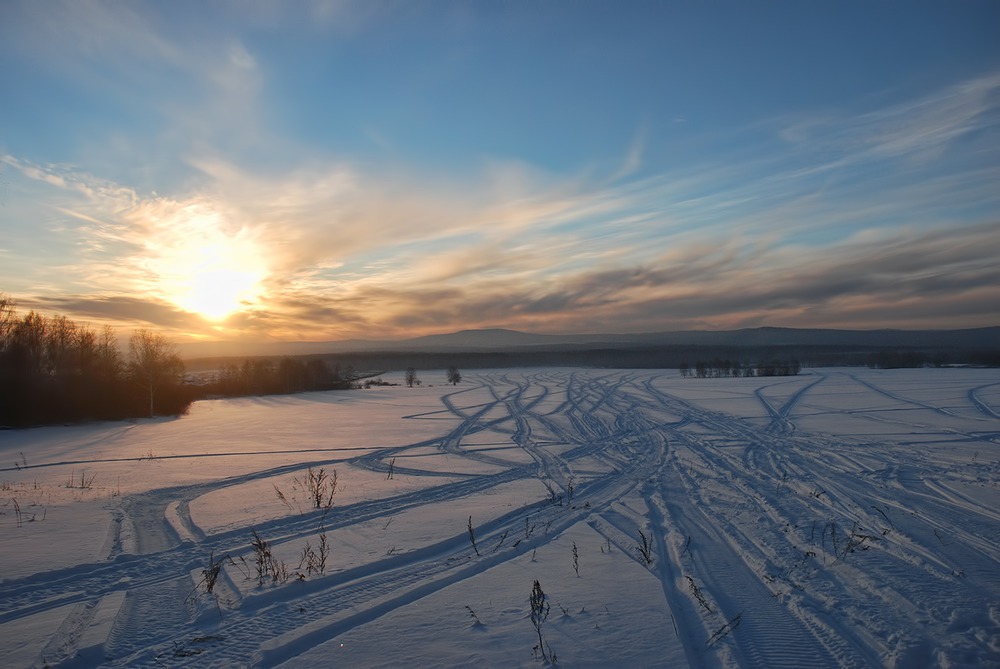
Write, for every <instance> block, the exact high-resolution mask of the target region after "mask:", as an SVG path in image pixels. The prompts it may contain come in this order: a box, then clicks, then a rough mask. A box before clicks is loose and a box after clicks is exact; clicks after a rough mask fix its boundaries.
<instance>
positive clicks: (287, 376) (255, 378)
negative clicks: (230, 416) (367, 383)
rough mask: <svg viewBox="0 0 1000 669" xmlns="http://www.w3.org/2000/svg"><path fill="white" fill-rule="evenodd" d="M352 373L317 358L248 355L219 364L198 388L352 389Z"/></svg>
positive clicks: (219, 391) (265, 391)
mask: <svg viewBox="0 0 1000 669" xmlns="http://www.w3.org/2000/svg"><path fill="white" fill-rule="evenodd" d="M356 376H357V374H356V373H355V372H354V370H353V368H347V369H345V370H343V371H342V370H341V369H340V366H339V365H334V366H332V367H331V366H330V365H328V364H327V362H326V361H325V360H323V359H321V358H310V359H303V358H289V357H284V358H280V359H278V360H272V359H270V358H252V359H247V360H244V361H243V362H242V363H241V364H237V363H235V362H226V363H223V364H222V366H221V368H220V369H219V370H218V372H216V373H215V374H214V375H213V376H212V378H211V380H210V381H209V382H208V383H207V384H205V385H204V386H202V388H203V391H204V392H203V394H205V395H209V396H210V395H221V396H223V397H240V396H245V395H281V394H288V393H301V392H310V391H317V390H343V389H348V388H354V387H356Z"/></svg>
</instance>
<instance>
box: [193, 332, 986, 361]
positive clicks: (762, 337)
mask: <svg viewBox="0 0 1000 669" xmlns="http://www.w3.org/2000/svg"><path fill="white" fill-rule="evenodd" d="M702 346H704V347H736V348H746V347H753V348H766V347H773V346H793V347H810V348H811V347H837V348H843V347H847V348H872V349H886V348H901V349H939V350H979V349H982V350H996V349H998V348H1000V327H988V328H975V329H964V330H834V329H797V328H778V327H761V328H747V329H741V330H720V331H709V330H685V331H676V332H651V333H641V334H570V335H550V334H533V333H528V332H518V331H516V330H506V329H502V328H493V329H483V330H462V331H459V332H452V333H449V334H438V335H427V336H424V337H416V338H412V339H401V340H365V339H352V340H342V341H328V342H275V343H260V344H246V343H224V342H199V343H193V344H182V345H180V346H179V347H178V348H179V349H180V352H181V355H182V356H183V357H184V358H186V359H191V358H207V357H241V356H242V357H248V356H281V355H315V354H336V353H364V352H375V351H380V352H400V353H403V352H427V353H448V352H455V353H463V352H464V353H471V352H505V351H507V352H525V351H531V350H537V351H543V350H549V351H558V350H565V351H580V350H595V349H609V348H610V349H630V348H658V347H702Z"/></svg>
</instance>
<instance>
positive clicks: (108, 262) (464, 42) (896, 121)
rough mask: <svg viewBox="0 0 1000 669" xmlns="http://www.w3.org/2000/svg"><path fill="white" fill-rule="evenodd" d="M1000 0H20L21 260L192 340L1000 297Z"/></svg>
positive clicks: (12, 132) (31, 293) (113, 311)
mask: <svg viewBox="0 0 1000 669" xmlns="http://www.w3.org/2000/svg"><path fill="white" fill-rule="evenodd" d="M997 25H1000V5H997V4H996V3H995V2H960V3H946V2H935V3H923V2H880V3H872V2H857V3H854V2H837V3H833V2H830V3H825V2H768V3H745V2H713V3H701V2H663V3H642V2H629V3H611V2H587V1H583V2H556V1H554V0H550V1H542V2H503V3H500V2H496V3H493V2H416V3H402V2H377V1H376V2H356V3H355V2H319V1H317V2H299V3H285V4H279V3H266V2H214V3H207V4H205V3H195V2H181V3H148V4H146V3H120V4H119V3H98V2H69V3H65V4H61V3H37V2H11V1H8V2H4V3H3V4H2V5H0V91H2V94H3V104H0V233H2V237H0V291H2V292H3V293H5V294H6V295H8V296H10V297H13V298H14V299H15V300H16V301H17V302H18V304H19V307H20V309H21V310H22V311H26V310H28V309H36V310H39V311H42V312H45V313H62V314H66V315H68V316H70V317H71V318H73V319H74V320H79V321H86V322H90V323H92V324H101V323H105V322H106V323H111V324H114V325H116V326H119V327H124V328H131V327H154V328H157V329H160V330H164V331H167V332H168V333H170V334H171V335H173V336H175V337H176V338H178V339H179V340H182V341H183V340H187V339H221V340H226V339H232V340H322V339H339V338H347V337H365V338H382V337H407V336H416V335H422V334H429V333H433V332H446V331H452V330H457V329H462V328H476V327H496V326H503V327H511V328H516V329H523V330H529V331H537V332H640V331H654V330H679V329H703V328H704V329H728V328H736V327H753V326H760V325H775V326H791V327H839V328H865V329H868V328H881V327H898V328H955V327H976V326H985V325H997V324H998V316H1000V263H998V262H997V261H996V258H998V257H1000V41H998V40H997V39H996V26H997Z"/></svg>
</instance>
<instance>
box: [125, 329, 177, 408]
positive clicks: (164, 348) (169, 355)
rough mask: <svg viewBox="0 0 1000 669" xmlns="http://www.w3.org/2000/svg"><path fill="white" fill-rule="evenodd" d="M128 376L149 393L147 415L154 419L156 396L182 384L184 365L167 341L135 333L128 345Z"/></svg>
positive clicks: (154, 334) (156, 335)
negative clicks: (162, 390)
mask: <svg viewBox="0 0 1000 669" xmlns="http://www.w3.org/2000/svg"><path fill="white" fill-rule="evenodd" d="M128 351H129V365H128V367H129V372H130V374H131V375H132V378H133V379H134V380H135V381H136V382H137V383H138V384H140V385H141V386H142V387H143V388H144V389H145V390H147V391H148V392H149V415H150V416H153V415H154V409H155V395H156V393H157V391H158V390H160V389H162V388H164V387H171V386H176V385H179V384H180V383H181V382H182V381H183V380H184V363H183V362H181V359H180V357H178V355H177V350H176V348H175V347H174V345H173V344H172V343H170V342H169V341H168V340H167V339H166V337H164V336H163V335H161V334H157V333H155V332H152V331H150V330H145V329H141V330H136V331H135V332H133V333H132V338H131V339H130V340H129V343H128Z"/></svg>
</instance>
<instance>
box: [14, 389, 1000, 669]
mask: <svg viewBox="0 0 1000 669" xmlns="http://www.w3.org/2000/svg"><path fill="white" fill-rule="evenodd" d="M795 382H796V384H793V385H792V386H790V387H789V388H791V390H789V393H788V394H787V396H786V397H785V398H784V399H783V400H781V399H775V397H776V396H777V395H776V394H775V389H771V388H770V387H769V385H768V381H767V380H764V379H760V380H752V382H750V383H748V380H741V382H740V385H739V386H738V387H739V388H741V389H742V390H741V392H743V393H744V394H745V395H746V396H747V397H753V398H756V400H757V401H758V402H759V407H760V409H761V413H760V414H759V415H757V416H754V417H753V420H748V419H747V417H745V416H744V417H739V416H736V415H734V414H733V413H729V412H726V411H724V410H721V409H719V408H710V406H709V405H711V404H712V403H711V402H705V401H701V400H698V399H691V398H690V395H691V394H692V393H691V390H692V388H695V389H697V388H699V387H700V388H719V387H724V384H726V383H727V380H724V379H720V380H681V379H679V378H677V377H676V375H671V374H665V373H657V372H628V371H592V370H576V371H556V370H540V371H537V372H515V371H507V372H496V373H488V374H478V375H473V374H468V375H466V385H465V386H463V387H462V388H461V389H449V390H448V391H444V394H443V395H442V396H441V398H440V402H441V407H442V408H441V409H440V411H439V412H435V413H436V415H437V417H448V418H449V422H448V423H447V425H448V428H447V429H444V430H443V431H442V433H441V434H440V435H439V436H437V437H434V438H431V439H423V440H419V441H415V442H414V443H411V444H406V445H403V446H394V447H391V448H384V449H377V450H373V451H366V452H364V453H362V454H361V455H353V454H351V453H350V452H345V451H337V452H330V453H323V452H316V451H315V450H310V451H309V452H308V456H309V460H308V461H303V462H300V463H296V464H294V465H287V464H286V465H280V466H275V467H269V468H263V469H261V470H259V471H257V472H255V473H253V474H251V475H240V476H234V477H230V478H223V479H218V480H211V481H206V482H203V483H197V484H192V485H185V486H176V487H171V488H162V489H154V490H150V491H149V492H146V493H142V494H137V495H133V496H131V497H128V498H126V499H125V500H124V501H123V503H122V505H121V507H120V509H119V511H118V512H119V513H120V514H122V515H121V516H120V518H119V521H120V522H115V523H113V524H112V533H111V536H110V537H109V541H108V546H110V547H111V548H110V549H109V555H108V559H107V560H106V561H103V562H99V563H94V564H78V565H76V566H73V567H69V568H65V569H61V570H58V571H50V572H43V573H38V574H34V575H32V576H28V577H25V578H19V579H9V580H3V581H0V625H2V624H7V623H14V622H17V621H19V620H22V619H26V618H27V617H29V616H33V615H37V614H41V613H46V612H53V611H62V610H66V611H67V614H66V616H65V619H64V621H63V623H62V624H61V625H60V626H59V627H58V628H57V629H56V630H55V632H54V633H53V634H52V637H51V639H50V640H49V642H48V643H47V644H46V646H45V649H44V651H43V653H42V656H44V657H40V658H39V660H40V662H41V661H44V662H47V663H49V664H50V665H58V664H59V663H65V664H66V665H67V666H69V665H72V664H74V663H76V664H83V665H91V664H93V665H103V666H129V667H142V666H148V667H156V666H174V665H177V666H180V665H184V666H248V665H255V666H277V665H279V664H282V663H284V662H288V663H289V666H296V659H297V658H299V657H304V656H306V655H307V654H308V653H309V652H310V651H311V650H313V649H317V648H321V647H323V644H328V643H330V642H331V641H334V640H336V639H338V638H340V637H342V636H343V635H346V634H349V633H350V632H351V631H352V630H356V629H359V628H360V627H362V626H364V625H369V624H373V623H376V622H377V621H379V620H380V619H383V618H385V617H386V616H388V615H389V614H391V613H393V612H395V611H400V610H402V609H403V608H404V607H408V606H411V605H413V604H414V603H417V602H420V601H421V600H423V599H424V598H427V597H429V596H431V595H434V594H436V593H441V592H443V591H445V590H446V589H448V588H450V587H452V586H455V585H457V584H461V583H464V582H471V580H472V579H476V578H478V577H481V576H483V575H484V574H486V573H487V572H489V571H490V570H494V569H498V568H500V567H502V566H503V565H505V564H507V563H513V561H516V560H521V559H524V557H525V556H526V555H534V552H536V551H544V550H545V549H546V547H547V546H549V545H550V544H551V543H552V542H555V541H557V540H558V539H559V538H560V537H561V536H563V535H564V534H565V533H566V532H568V531H570V530H571V529H573V528H575V527H580V526H585V527H587V528H590V530H591V531H593V532H595V533H597V534H598V535H600V537H602V539H603V540H604V541H605V542H606V544H607V546H608V549H609V551H610V549H611V547H612V546H614V547H615V548H616V549H617V551H618V552H617V553H616V555H617V556H618V558H617V559H620V560H626V561H629V562H630V563H632V564H634V565H638V566H640V567H641V568H642V569H644V570H646V572H647V573H648V575H649V579H650V581H651V582H653V583H656V584H658V590H659V591H661V592H662V604H661V606H662V609H663V610H664V611H665V612H666V613H667V614H668V615H669V618H670V619H671V620H672V621H673V627H674V629H673V630H672V632H671V633H669V634H668V633H667V632H664V634H665V635H666V636H670V637H672V638H673V641H672V643H679V644H680V645H681V647H682V648H683V656H684V657H685V658H686V660H687V662H688V664H689V665H690V666H698V667H702V666H704V667H717V666H718V667H721V666H739V667H796V666H801V665H802V662H803V658H806V657H807V658H809V662H810V663H811V664H814V665H816V666H831V667H833V666H837V667H867V666H878V665H899V666H912V665H914V664H921V663H924V662H927V663H929V664H934V665H950V666H976V665H979V666H984V664H983V663H987V664H988V663H990V662H994V663H996V662H997V661H998V659H1000V634H998V632H997V628H996V624H997V619H998V618H1000V605H998V604H997V603H998V602H1000V578H998V577H997V575H998V574H1000V547H998V545H997V537H998V536H1000V512H998V511H997V510H996V506H995V501H996V500H997V499H998V494H997V485H998V472H1000V467H998V465H997V462H998V457H997V452H996V450H995V442H992V441H990V437H989V435H995V434H997V433H998V423H1000V416H998V415H997V413H996V411H995V410H993V409H992V408H991V407H990V406H989V405H988V404H987V402H986V400H984V399H982V396H981V393H982V391H984V390H986V389H987V388H990V387H991V386H995V385H997V384H996V383H988V384H979V385H976V386H974V387H970V388H968V390H967V392H966V394H965V397H966V400H967V404H968V406H967V409H968V412H967V414H968V415H967V416H965V417H964V420H966V422H967V424H968V425H967V427H965V428H961V429H959V428H956V427H954V426H953V425H949V426H948V427H947V428H942V430H941V434H942V439H949V440H950V441H948V442H947V444H946V445H945V446H942V445H941V444H940V443H935V444H934V445H928V446H927V447H924V448H920V447H915V446H914V445H913V444H912V443H910V440H908V439H900V438H871V439H862V438H859V437H858V436H857V435H856V434H855V435H853V436H838V435H837V433H836V432H837V429H836V428H837V423H838V421H839V420H840V419H844V420H846V419H847V418H848V417H849V416H850V417H855V416H857V415H858V414H864V410H863V409H857V408H846V407H845V408H842V409H841V408H838V407H837V406H835V405H830V404H827V405H824V411H825V412H826V413H827V414H829V415H830V416H832V418H830V419H829V420H828V422H827V425H828V427H829V428H830V429H829V430H825V431H822V432H820V431H815V430H811V431H810V430H805V429H802V427H801V426H799V425H798V424H797V420H798V416H799V415H800V413H801V414H803V415H804V414H814V413H816V410H815V406H812V405H811V406H810V407H808V408H806V407H804V405H805V404H806V403H807V402H820V399H815V398H817V396H820V397H826V395H823V393H824V392H826V391H827V389H829V388H831V387H834V386H835V387H836V389H837V391H838V393H839V394H841V395H844V394H851V393H855V392H870V393H875V394H876V395H877V396H879V397H882V398H886V399H891V400H892V401H893V402H897V403H904V404H911V405H914V406H917V407H919V408H920V409H926V410H930V411H931V412H932V413H935V414H937V415H941V416H944V417H947V418H948V419H954V418H956V417H959V416H957V414H956V412H955V411H954V410H952V409H944V408H941V407H937V406H934V405H933V404H931V403H928V402H927V401H923V400H921V401H919V402H916V401H913V400H908V399H907V398H906V397H904V396H903V395H902V394H900V393H898V392H890V391H888V390H885V389H883V388H881V387H880V386H879V385H878V384H877V383H875V382H874V381H871V380H868V379H866V378H862V376H861V375H860V374H853V375H844V374H833V375H831V374H819V373H817V374H815V375H814V377H813V376H803V377H801V378H798V379H795ZM713 384H714V385H713ZM484 397H487V398H488V399H486V400H485V401H484V399H483V398H484ZM686 398H687V399H686ZM823 401H825V400H823ZM421 415H422V416H424V417H426V416H427V415H428V414H427V413H424V414H419V415H418V414H413V415H412V416H411V417H412V418H418V417H419V416H421ZM862 417H863V418H867V416H862ZM881 419H882V418H880V420H881ZM858 420H860V419H858ZM892 420H897V417H892ZM898 420H899V422H900V423H905V422H906V420H905V419H904V418H903V417H898ZM925 428H926V426H925V425H923V424H921V425H919V426H914V430H917V429H921V430H923V429H925ZM984 434H985V435H987V436H986V437H985V438H984V437H983V435H984ZM484 436H486V437H489V441H490V443H493V442H497V443H504V444H506V446H507V447H506V448H497V449H484V448H476V447H475V446H476V445H477V444H478V443H479V442H477V441H476V439H477V438H480V437H484ZM991 448H992V449H993V450H990V449H991ZM429 450H430V451H432V452H436V453H440V454H441V455H442V456H447V457H448V458H459V459H461V460H462V461H463V462H465V463H473V464H476V465H481V466H482V471H481V472H474V473H469V471H468V469H462V470H461V471H458V470H456V471H450V470H447V469H446V468H445V469H442V468H441V467H437V468H427V469H424V468H421V467H419V466H418V463H419V462H420V461H421V460H420V457H424V455H425V454H426V453H427V452H428V451H429ZM973 452H974V453H975V457H967V455H968V454H971V453H973ZM418 454H419V455H420V457H408V456H416V455H418ZM303 455H306V453H303ZM393 458H400V459H404V460H406V461H407V464H406V465H399V466H394V470H395V472H396V474H397V475H400V476H403V475H405V476H409V477H413V478H418V477H424V478H426V480H427V484H426V485H424V486H422V487H419V488H418V489H416V490H410V491H406V492H400V493H398V494H390V495H386V496H383V497H380V498H377V499H373V500H369V501H362V502H357V503H353V504H345V505H337V506H334V507H333V508H332V509H330V510H329V511H327V512H325V513H323V512H320V511H312V512H305V513H299V514H293V515H290V516H289V517H284V518H279V519H274V520H269V521H263V522H259V523H256V524H255V525H254V529H255V530H256V531H257V532H258V533H259V534H260V535H261V536H265V537H267V538H268V539H269V540H270V541H271V542H272V543H273V544H275V545H281V544H289V545H291V544H293V543H295V542H301V541H303V540H305V539H308V538H310V537H314V536H315V534H316V531H317V526H318V525H320V524H322V526H323V527H325V529H326V530H327V531H330V532H332V531H335V530H338V529H350V528H353V527H358V526H360V525H362V524H364V523H376V524H383V523H384V524H385V526H386V527H388V526H389V523H391V522H392V519H393V518H395V517H398V516H399V515H400V514H406V513H410V512H414V511H419V510H421V509H430V508H437V507H436V505H455V504H460V503H463V502H464V501H468V500H472V499H476V498H478V497H479V496H482V495H486V494H499V492H500V491H502V490H503V489H504V487H505V486H508V485H511V484H516V483H518V482H522V481H531V480H535V481H538V482H540V483H541V485H543V486H544V489H545V490H547V494H545V495H542V494H539V495H537V496H534V497H532V498H530V499H513V500H512V501H511V503H510V504H508V506H507V507H506V509H505V510H504V511H503V512H500V513H497V514H495V515H494V517H491V518H490V519H489V520H487V521H484V522H482V523H480V524H479V525H478V526H477V527H476V528H475V530H476V537H477V543H478V546H480V547H482V548H483V550H482V551H481V552H482V555H478V556H477V555H476V554H475V553H474V552H473V551H472V548H471V546H470V542H469V538H468V535H467V533H466V531H465V528H464V527H456V528H454V532H453V533H451V534H447V535H442V536H437V537H435V538H434V539H433V540H430V541H428V542H426V543H425V544H423V545H420V546H418V547H415V548H413V549H412V550H409V551H407V552H405V553H401V554H390V555H382V554H379V555H377V556H376V557H373V558H371V559H368V560H366V561H365V562H363V563H361V564H357V565H355V566H351V567H349V568H346V569H343V570H341V571H336V572H334V571H329V572H328V573H326V574H325V575H322V576H318V577H317V576H312V577H310V578H308V579H306V580H304V581H293V582H289V583H287V584H284V585H281V586H277V587H273V588H254V587H249V586H247V585H246V584H245V583H240V582H238V580H239V574H238V570H235V569H227V570H225V571H224V572H223V578H222V579H221V580H220V584H219V585H218V586H217V588H218V591H219V592H221V593H222V594H221V595H220V598H219V607H220V608H219V610H218V611H213V610H211V609H206V608H205V605H204V602H205V597H199V596H197V595H195V596H194V597H192V594H193V593H194V592H195V590H196V578H195V577H196V576H197V575H198V574H199V573H200V570H201V569H202V568H204V566H205V564H206V555H209V554H211V555H215V556H221V555H231V556H237V555H246V554H247V550H248V529H249V528H247V527H239V528H234V529H226V530H223V531H218V532H215V533H211V532H206V531H204V530H203V529H202V528H200V527H199V526H198V524H197V522H196V518H193V517H192V515H191V511H190V505H191V503H192V502H194V501H195V500H197V499H198V498H199V497H201V496H203V495H206V494H208V493H211V492H213V491H218V490H222V489H225V488H226V487H229V486H239V485H243V484H245V483H247V482H248V481H251V480H268V479H271V478H273V477H276V476H279V475H282V474H288V473H290V472H296V471H301V470H302V469H303V468H304V467H306V466H313V467H319V466H333V465H351V466H354V467H360V468H364V469H367V470H370V471H374V472H380V473H385V472H387V471H389V468H390V462H391V461H392V460H393ZM446 462H447V461H446ZM473 469H474V468H473ZM168 517H169V518H170V521H171V522H168V521H167V518H168ZM528 519H530V524H531V526H532V527H533V528H538V529H537V530H536V531H532V532H530V533H529V532H528V529H527V528H528V525H529V520H528ZM122 528H132V530H133V531H134V533H135V537H134V541H133V542H132V543H131V544H130V546H131V548H130V549H126V547H125V543H124V542H123V541H122V540H121V537H120V536H119V534H120V533H121V532H122V531H124V530H123V529H122ZM640 531H642V533H643V534H644V535H646V536H647V537H648V538H649V540H650V544H649V546H650V552H651V558H652V559H651V560H648V561H647V560H646V559H645V558H644V557H643V556H642V555H641V553H640V551H637V550H636V547H637V544H638V543H639V536H640V534H639V533H640ZM515 537H517V538H518V539H519V540H515ZM574 545H575V544H574ZM602 553H603V550H602ZM608 577H609V578H613V577H614V571H613V570H612V571H610V572H609V573H608ZM102 616H103V617H108V618H110V619H112V620H113V622H111V623H110V624H108V625H104V626H103V627H101V626H98V625H96V624H95V620H97V619H99V618H101V617H102ZM151 620H155V621H156V624H155V625H151V624H149V622H150V621H151ZM95 630H106V634H103V633H98V632H95ZM205 630H210V632H206V631H205ZM95 634H96V635H97V636H99V637H101V638H98V639H97V640H96V641H94V639H93V637H94V636H95ZM664 643H666V642H664ZM566 654H568V653H567V652H565V651H564V653H563V655H564V657H565V656H566ZM612 657H613V656H612ZM397 659H398V658H397ZM570 664H572V657H571V658H570ZM644 664H656V661H655V660H650V659H647V660H646V661H644ZM303 666H305V665H303Z"/></svg>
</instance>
